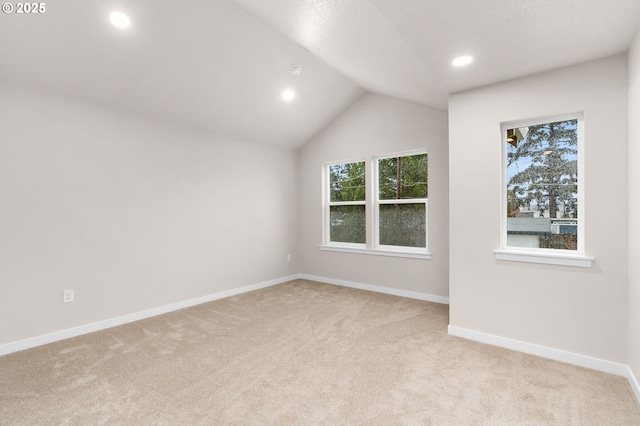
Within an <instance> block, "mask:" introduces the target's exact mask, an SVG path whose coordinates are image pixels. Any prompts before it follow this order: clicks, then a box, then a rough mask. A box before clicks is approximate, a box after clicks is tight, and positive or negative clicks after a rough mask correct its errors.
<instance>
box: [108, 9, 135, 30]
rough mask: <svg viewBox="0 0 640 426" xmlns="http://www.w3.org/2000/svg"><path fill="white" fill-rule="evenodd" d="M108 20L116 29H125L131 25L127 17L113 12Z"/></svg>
mask: <svg viewBox="0 0 640 426" xmlns="http://www.w3.org/2000/svg"><path fill="white" fill-rule="evenodd" d="M109 20H110V21H111V23H112V24H113V25H115V26H116V27H118V28H127V27H128V26H129V25H130V24H131V20H130V19H129V17H128V16H127V15H125V14H124V13H122V12H113V13H112V14H111V15H110V16H109Z"/></svg>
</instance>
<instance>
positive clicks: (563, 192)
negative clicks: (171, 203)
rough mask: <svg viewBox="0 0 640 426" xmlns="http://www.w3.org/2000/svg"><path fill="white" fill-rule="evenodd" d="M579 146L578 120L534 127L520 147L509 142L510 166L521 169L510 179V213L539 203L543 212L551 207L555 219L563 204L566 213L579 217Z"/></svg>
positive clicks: (568, 215)
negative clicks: (522, 166) (521, 166)
mask: <svg viewBox="0 0 640 426" xmlns="http://www.w3.org/2000/svg"><path fill="white" fill-rule="evenodd" d="M577 145H578V132H577V121H576V120H567V121H559V122H555V123H547V124H542V125H537V126H530V127H529V128H528V133H527V135H526V137H525V138H524V139H522V140H521V141H520V142H519V143H518V144H517V147H515V148H514V147H512V146H511V145H508V146H507V147H508V150H507V168H508V170H514V168H515V169H517V170H516V171H515V173H514V174H513V175H512V176H511V178H510V179H509V182H508V192H507V198H508V200H507V204H508V207H507V215H510V214H511V215H514V213H513V212H514V211H516V210H517V208H519V207H525V206H532V205H535V206H536V208H537V209H538V210H540V211H541V212H542V211H544V210H546V209H548V210H549V217H552V218H555V217H556V212H557V211H558V208H559V206H560V205H561V204H563V205H564V206H565V216H566V217H576V216H577V203H578V200H577V192H578V164H577V154H578V150H577ZM520 165H524V168H523V170H519V168H520ZM510 167H511V168H512V169H509V168H510ZM510 195H511V197H509V196H510Z"/></svg>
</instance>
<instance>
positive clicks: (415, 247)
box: [321, 151, 430, 258]
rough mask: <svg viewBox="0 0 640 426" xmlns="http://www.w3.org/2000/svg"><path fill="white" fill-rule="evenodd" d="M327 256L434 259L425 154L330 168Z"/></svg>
mask: <svg viewBox="0 0 640 426" xmlns="http://www.w3.org/2000/svg"><path fill="white" fill-rule="evenodd" d="M325 200H326V202H325V215H324V244H323V245H322V246H321V248H322V249H324V250H339V251H349V252H358V253H368V254H384V255H391V256H407V257H418V258H429V257H430V255H429V254H428V252H427V205H428V157H427V153H426V152H424V151H416V152H411V153H402V154H392V155H385V156H380V157H373V158H369V159H368V160H367V161H356V162H349V163H331V164H327V165H326V166H325Z"/></svg>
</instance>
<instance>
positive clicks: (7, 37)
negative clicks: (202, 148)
mask: <svg viewBox="0 0 640 426" xmlns="http://www.w3.org/2000/svg"><path fill="white" fill-rule="evenodd" d="M46 5H47V9H46V12H45V13H44V14H41V15H35V14H34V15H24V14H23V15H18V14H15V13H14V14H1V15H0V63H1V65H0V85H1V84H2V83H4V84H14V85H20V86H25V87H27V88H33V89H35V90H45V91H48V92H53V93H57V94H61V95H65V96H71V97H74V98H78V99H83V100H88V101H92V102H98V103H101V104H105V105H108V106H112V107H114V108H118V109H121V110H123V111H126V112H130V113H137V114H144V115H147V116H151V117H155V118H158V119H161V120H169V121H173V122H177V123H181V124H183V125H187V126H191V127H197V128H199V129H202V130H204V131H209V132H213V133H215V134H218V135H222V136H227V137H230V138H239V139H243V140H249V141H254V142H262V143H268V144H275V145H282V146H289V147H296V146H298V145H300V144H302V143H304V142H306V141H307V140H308V139H309V138H311V137H312V136H313V135H314V134H315V133H316V132H318V131H319V130H320V129H321V128H322V127H323V126H325V125H326V124H327V123H328V122H330V121H331V120H332V119H334V118H335V116H337V115H338V114H339V113H340V112H342V111H343V110H344V109H345V108H346V107H348V106H349V105H350V104H351V103H353V101H355V100H356V99H357V98H358V97H359V96H360V95H361V94H362V93H363V90H362V89H361V88H360V87H359V86H358V85H357V84H355V83H354V82H353V81H351V80H350V79H348V78H347V77H345V76H343V75H342V74H341V73H339V72H338V71H336V70H335V69H333V68H331V67H330V66H328V65H327V64H326V63H324V62H323V61H321V60H319V59H317V58H316V57H315V56H313V55H312V54H310V53H309V52H308V51H307V50H306V49H304V48H302V47H301V46H299V45H298V44H296V43H295V42H293V41H291V40H289V39H287V38H286V37H285V36H283V35H282V34H280V33H279V32H277V31H275V30H274V29H272V28H270V27H269V26H267V25H266V24H265V23H263V22H261V21H260V20H258V18H256V17H254V16H252V15H251V14H249V13H247V12H246V11H245V10H243V9H241V8H240V7H239V6H237V5H236V4H235V3H233V2H231V1H228V0H214V1H208V0H193V1H190V2H188V3H184V4H183V3H180V2H178V3H177V2H169V1H157V0H136V1H110V0H103V1H97V0H64V1H56V2H48V3H46ZM113 10H121V11H123V12H126V13H127V14H128V15H129V16H130V18H131V26H130V27H129V28H126V29H118V28H115V27H114V26H113V25H111V23H110V21H109V15H110V13H111V12H112V11H113ZM296 63H297V64H300V65H302V67H303V70H302V73H301V74H300V75H299V76H294V75H292V74H291V72H290V69H291V66H292V65H293V64H296ZM286 88H292V89H293V90H295V91H296V92H297V96H296V98H295V99H294V100H293V101H292V102H289V103H285V102H283V101H282V99H281V94H282V92H283V91H284V90H285V89H286ZM0 90H1V89H0ZM0 96H1V92H0Z"/></svg>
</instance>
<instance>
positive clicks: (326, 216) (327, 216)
mask: <svg viewBox="0 0 640 426" xmlns="http://www.w3.org/2000/svg"><path fill="white" fill-rule="evenodd" d="M349 163H364V169H365V185H366V184H367V183H366V182H367V175H368V168H369V166H368V164H367V159H366V158H357V159H355V160H345V161H332V162H330V163H325V164H324V165H323V166H322V205H323V208H322V223H323V226H322V232H323V236H322V241H323V244H322V245H323V246H335V247H336V248H341V249H342V250H348V249H351V250H362V249H366V247H367V245H366V243H365V244H360V243H343V242H338V241H331V223H330V222H331V213H330V211H331V207H332V206H355V205H358V206H365V207H364V208H365V215H368V212H367V210H368V209H367V201H366V199H367V197H368V194H367V193H365V199H364V200H362V201H331V196H330V194H329V192H330V191H331V188H330V185H329V167H331V166H335V165H337V164H349ZM368 232H369V231H368V227H367V238H368Z"/></svg>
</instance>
